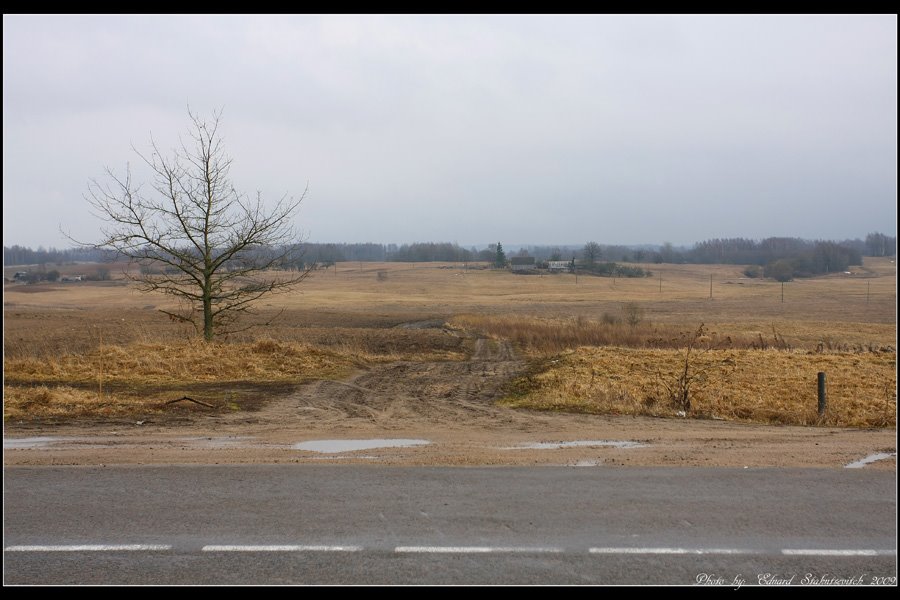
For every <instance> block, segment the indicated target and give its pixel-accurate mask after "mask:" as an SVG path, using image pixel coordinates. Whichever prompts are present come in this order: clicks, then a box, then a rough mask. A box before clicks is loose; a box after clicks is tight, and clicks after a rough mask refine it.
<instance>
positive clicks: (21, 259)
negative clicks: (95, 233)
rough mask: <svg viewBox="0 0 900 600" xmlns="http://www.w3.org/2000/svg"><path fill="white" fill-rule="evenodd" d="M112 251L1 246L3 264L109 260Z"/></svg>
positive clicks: (57, 263)
mask: <svg viewBox="0 0 900 600" xmlns="http://www.w3.org/2000/svg"><path fill="white" fill-rule="evenodd" d="M113 256H114V253H111V252H109V251H106V250H98V249H95V248H69V249H67V250H59V249H57V248H44V247H43V246H38V248H37V250H32V249H31V248H27V247H25V246H18V245H14V246H3V264H4V265H9V266H13V265H43V264H56V265H63V264H65V263H73V262H103V261H107V260H111V258H112V257H113Z"/></svg>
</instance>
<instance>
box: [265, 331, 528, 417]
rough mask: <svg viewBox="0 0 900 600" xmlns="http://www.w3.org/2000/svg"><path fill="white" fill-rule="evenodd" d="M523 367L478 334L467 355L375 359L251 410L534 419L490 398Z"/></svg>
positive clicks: (504, 345) (503, 345) (505, 348)
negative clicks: (345, 376)
mask: <svg viewBox="0 0 900 600" xmlns="http://www.w3.org/2000/svg"><path fill="white" fill-rule="evenodd" d="M524 367H525V363H524V361H522V360H521V359H520V358H518V357H517V356H516V353H515V351H514V350H513V348H512V346H511V345H510V344H509V342H505V341H496V340H488V339H485V338H478V339H476V340H475V343H474V352H473V353H472V356H471V357H470V358H469V360H466V361H462V362H459V361H441V362H407V361H401V362H393V363H389V364H384V365H374V366H372V367H371V368H369V369H367V370H365V371H362V372H359V373H357V374H355V375H354V376H352V377H351V378H349V379H346V380H344V381H325V380H322V381H315V382H313V383H310V384H307V385H305V386H303V387H301V388H300V389H299V390H297V391H296V392H295V393H293V394H291V395H290V396H287V397H284V398H281V399H276V400H273V401H271V402H269V403H267V405H266V406H265V407H264V408H263V409H262V410H261V411H260V412H259V413H256V414H255V415H254V416H255V417H257V418H258V419H259V422H260V423H263V422H276V423H284V424H288V423H290V424H291V425H294V424H299V423H300V422H303V421H307V420H311V421H315V422H316V424H317V425H323V424H327V423H329V422H339V423H344V424H347V425H352V424H353V423H354V422H357V423H358V422H359V421H363V422H367V423H369V424H376V425H378V426H379V427H382V428H384V429H393V428H404V427H409V426H410V425H411V424H413V423H419V424H420V423H423V422H425V423H428V424H431V425H446V426H463V425H466V424H468V425H471V424H472V421H484V422H493V423H505V424H512V423H513V422H514V421H517V420H519V419H525V420H528V421H530V422H532V424H533V420H534V418H533V416H527V417H526V416H525V415H521V414H519V413H518V412H517V411H514V410H510V409H507V408H501V407H497V406H495V405H494V400H495V399H496V398H497V397H498V396H499V395H500V393H501V388H502V386H503V385H504V384H505V383H506V382H507V381H509V380H510V379H511V378H513V377H515V376H516V375H517V374H518V373H519V372H521V371H522V370H523V369H524Z"/></svg>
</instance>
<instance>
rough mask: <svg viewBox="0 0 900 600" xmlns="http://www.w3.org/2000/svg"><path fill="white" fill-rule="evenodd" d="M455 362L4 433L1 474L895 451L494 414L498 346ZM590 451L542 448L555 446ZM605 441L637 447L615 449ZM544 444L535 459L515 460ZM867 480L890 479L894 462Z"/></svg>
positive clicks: (768, 460) (789, 459)
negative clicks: (318, 445) (26, 469)
mask: <svg viewBox="0 0 900 600" xmlns="http://www.w3.org/2000/svg"><path fill="white" fill-rule="evenodd" d="M474 342H475V352H474V354H473V356H472V357H471V359H470V360H468V361H462V362H396V363H391V364H386V365H378V366H375V367H372V368H370V369H368V370H366V371H361V372H358V373H356V374H354V375H353V376H352V377H350V378H348V379H346V380H344V381H316V382H313V383H310V384H307V385H305V386H301V387H299V388H297V389H295V390H292V391H291V392H290V393H288V394H286V395H283V396H281V397H277V398H272V399H270V400H269V401H268V402H263V403H261V408H260V410H258V411H254V412H237V413H231V414H221V413H217V414H207V413H204V412H203V408H202V407H191V410H190V411H185V412H184V413H183V414H182V416H181V417H180V418H179V419H172V418H169V419H166V420H160V421H141V422H131V421H130V422H123V421H117V422H109V421H107V422H93V423H79V424H68V425H55V426H40V425H35V424H30V425H29V424H18V423H7V424H6V425H5V431H4V464H6V465H48V464H54V465H63V464H77V465H81V464H84V465H97V464H174V463H177V464H223V463H316V464H322V463H357V464H362V463H364V464H380V465H571V466H586V467H589V466H729V467H764V466H778V467H781V466H784V467H787V466H791V467H826V468H835V467H843V466H845V465H846V464H848V463H851V462H853V461H857V460H860V459H862V458H864V457H866V456H869V455H871V454H873V453H895V452H896V431H895V430H856V429H836V428H814V427H810V428H806V427H784V426H759V425H746V424H737V423H729V422H724V421H698V420H692V419H676V420H673V419H653V418H632V417H608V416H596V415H574V414H561V413H545V412H532V411H523V410H515V409H509V408H504V407H499V406H496V405H495V403H494V399H495V398H496V397H497V396H498V394H499V391H500V389H501V387H502V386H503V384H504V383H505V382H506V381H508V380H509V379H510V378H511V377H513V376H514V375H515V374H517V373H519V372H520V371H521V370H522V369H524V367H525V364H524V362H523V361H521V360H520V359H518V358H517V357H516V356H515V353H514V352H513V350H512V348H511V347H510V346H509V344H507V343H503V342H497V341H494V340H487V339H478V340H475V341H474ZM329 439H343V440H347V439H355V440H362V439H367V440H368V439H415V440H425V441H427V442H429V443H428V444H423V445H418V446H412V447H381V448H370V449H366V450H356V451H346V452H338V451H334V452H324V453H323V452H314V451H310V450H301V449H297V448H294V445H295V444H297V443H301V442H305V441H311V440H329ZM562 442H591V443H584V444H582V445H577V446H571V447H560V448H552V447H548V446H552V445H553V444H554V443H562ZM614 442H637V444H626V447H620V446H616V445H615V444H614ZM536 443H543V444H544V446H543V447H539V448H519V446H525V445H529V444H532V445H533V444H536ZM865 468H867V469H890V470H895V469H896V457H892V458H889V459H886V460H879V461H876V462H872V463H870V464H868V465H867V466H866V467H865Z"/></svg>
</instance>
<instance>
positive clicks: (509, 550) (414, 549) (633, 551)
mask: <svg viewBox="0 0 900 600" xmlns="http://www.w3.org/2000/svg"><path fill="white" fill-rule="evenodd" d="M170 550H172V546H171V545H169V544H69V545H62V544H60V545H28V546H25V545H22V546H7V547H6V548H5V551H6V552H167V551H170ZM363 550H365V548H364V547H363V546H355V545H340V546H338V545H308V544H283V545H249V544H248V545H240V544H231V545H220V544H209V545H206V546H203V547H202V548H201V551H202V552H362V551H363ZM393 551H394V553H395V554H562V553H563V552H565V550H564V549H563V548H558V547H555V546H397V547H395V548H394V549H393ZM573 552H574V553H578V552H579V551H577V550H575V551H573ZM581 552H583V550H581ZM588 553H589V554H605V555H648V554H668V555H732V556H741V555H753V554H755V555H766V554H781V555H783V556H831V557H840V556H896V555H897V551H896V550H878V549H873V548H783V549H780V550H779V549H754V548H679V547H647V548H628V547H592V548H588Z"/></svg>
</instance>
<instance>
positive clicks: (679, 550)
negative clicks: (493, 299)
mask: <svg viewBox="0 0 900 600" xmlns="http://www.w3.org/2000/svg"><path fill="white" fill-rule="evenodd" d="M588 552H590V553H591V554H762V553H763V551H762V550H751V549H749V548H591V549H589V550H588Z"/></svg>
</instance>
